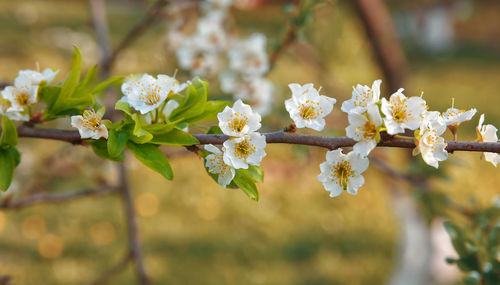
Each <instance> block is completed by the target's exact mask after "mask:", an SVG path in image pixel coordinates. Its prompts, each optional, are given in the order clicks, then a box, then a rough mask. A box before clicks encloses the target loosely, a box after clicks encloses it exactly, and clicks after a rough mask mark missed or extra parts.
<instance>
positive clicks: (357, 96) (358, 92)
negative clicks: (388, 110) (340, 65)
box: [341, 79, 382, 113]
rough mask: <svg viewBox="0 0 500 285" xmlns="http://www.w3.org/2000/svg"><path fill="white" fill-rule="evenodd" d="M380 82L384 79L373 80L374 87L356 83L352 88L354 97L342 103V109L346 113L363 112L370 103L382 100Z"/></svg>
mask: <svg viewBox="0 0 500 285" xmlns="http://www.w3.org/2000/svg"><path fill="white" fill-rule="evenodd" d="M380 84H382V80H380V79H377V80H375V81H373V84H372V87H371V88H370V87H368V86H366V85H360V84H358V85H356V87H355V88H353V90H352V98H351V99H349V100H347V101H344V103H342V108H341V109H342V111H344V112H346V113H350V112H353V111H354V112H358V113H363V112H365V111H366V108H367V107H368V106H369V105H372V104H376V103H377V102H378V101H379V100H380Z"/></svg>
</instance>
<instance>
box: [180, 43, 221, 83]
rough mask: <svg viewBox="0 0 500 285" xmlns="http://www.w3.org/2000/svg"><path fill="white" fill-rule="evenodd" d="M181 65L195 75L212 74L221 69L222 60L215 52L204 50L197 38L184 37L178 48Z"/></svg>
mask: <svg viewBox="0 0 500 285" xmlns="http://www.w3.org/2000/svg"><path fill="white" fill-rule="evenodd" d="M176 56H177V60H178V63H179V66H180V67H181V68H182V69H186V70H190V71H191V74H192V75H194V76H210V75H212V74H214V73H216V71H217V70H219V65H220V60H219V57H218V56H217V53H215V52H207V51H204V50H203V49H202V48H201V47H200V46H199V42H197V39H196V38H186V39H184V41H183V43H182V45H181V47H180V48H178V49H177V50H176Z"/></svg>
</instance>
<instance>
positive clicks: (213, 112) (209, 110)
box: [187, 101, 231, 123]
mask: <svg viewBox="0 0 500 285" xmlns="http://www.w3.org/2000/svg"><path fill="white" fill-rule="evenodd" d="M230 104H231V102H229V101H208V102H207V104H206V105H205V111H203V113H201V114H200V115H198V116H196V117H192V118H190V119H188V120H187V121H188V122H189V123H192V122H197V121H201V120H217V114H218V113H220V112H222V110H224V108H225V107H226V106H228V105H230Z"/></svg>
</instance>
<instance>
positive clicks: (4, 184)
mask: <svg viewBox="0 0 500 285" xmlns="http://www.w3.org/2000/svg"><path fill="white" fill-rule="evenodd" d="M20 160H21V155H20V154H19V152H18V151H17V149H15V148H8V149H0V190H2V191H7V189H9V186H10V184H11V182H12V177H13V175H14V168H16V166H17V165H19V162H20Z"/></svg>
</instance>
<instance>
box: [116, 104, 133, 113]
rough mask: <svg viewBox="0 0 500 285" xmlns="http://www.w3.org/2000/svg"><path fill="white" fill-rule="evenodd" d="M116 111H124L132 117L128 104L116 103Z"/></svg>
mask: <svg viewBox="0 0 500 285" xmlns="http://www.w3.org/2000/svg"><path fill="white" fill-rule="evenodd" d="M115 109H116V110H120V111H123V112H124V113H125V114H127V115H129V116H132V111H131V110H130V105H129V104H128V103H127V102H123V101H118V102H116V104H115Z"/></svg>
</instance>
